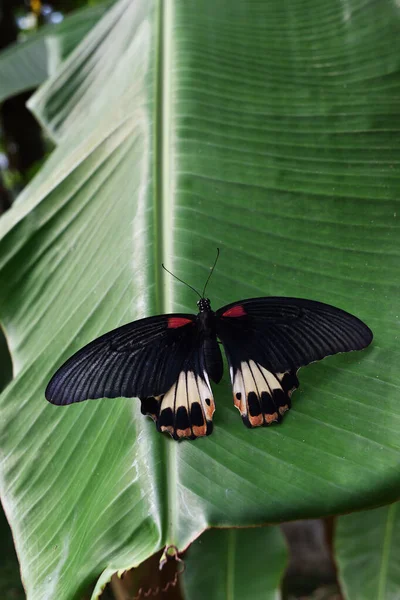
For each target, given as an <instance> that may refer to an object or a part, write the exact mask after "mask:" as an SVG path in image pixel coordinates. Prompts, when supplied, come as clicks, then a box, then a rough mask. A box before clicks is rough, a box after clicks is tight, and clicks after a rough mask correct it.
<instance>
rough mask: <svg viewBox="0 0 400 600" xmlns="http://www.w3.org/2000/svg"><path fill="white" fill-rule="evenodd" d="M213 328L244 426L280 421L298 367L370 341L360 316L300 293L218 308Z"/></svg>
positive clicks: (368, 333)
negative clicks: (220, 343)
mask: <svg viewBox="0 0 400 600" xmlns="http://www.w3.org/2000/svg"><path fill="white" fill-rule="evenodd" d="M216 316H217V332H218V337H219V338H220V339H221V341H222V343H223V345H224V348H225V352H226V355H227V358H228V362H229V365H230V373H231V381H232V386H233V393H234V403H235V406H237V408H238V409H239V411H240V413H241V415H242V418H243V421H244V423H245V424H246V425H248V426H249V427H256V426H259V425H269V424H270V423H272V422H277V421H280V420H281V418H282V416H283V414H284V413H285V412H286V411H287V410H288V409H289V408H290V403H291V401H290V397H291V394H292V393H293V391H294V390H295V389H296V388H297V387H298V380H297V376H296V372H297V370H298V369H299V368H300V367H302V366H304V365H307V364H309V363H310V362H313V361H316V360H320V359H322V358H324V357H325V356H329V355H331V354H336V353H337V352H348V351H351V350H361V349H362V348H365V347H366V346H368V344H369V343H370V342H371V340H372V332H371V330H370V329H369V328H368V327H367V326H366V325H365V323H363V322H362V321H360V320H359V319H357V318H356V317H354V316H353V315H350V314H349V313H346V312H345V311H343V310H340V309H338V308H335V307H333V306H330V305H327V304H323V303H321V302H315V301H312V300H303V299H299V298H280V297H267V298H253V299H249V300H242V301H240V302H236V303H234V304H230V305H227V306H224V307H222V308H220V309H219V310H218V311H217V313H216Z"/></svg>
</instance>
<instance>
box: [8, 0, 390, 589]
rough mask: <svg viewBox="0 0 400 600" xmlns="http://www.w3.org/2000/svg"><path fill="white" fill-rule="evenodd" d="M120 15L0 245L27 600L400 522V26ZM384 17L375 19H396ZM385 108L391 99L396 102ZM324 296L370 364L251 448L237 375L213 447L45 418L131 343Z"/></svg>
mask: <svg viewBox="0 0 400 600" xmlns="http://www.w3.org/2000/svg"><path fill="white" fill-rule="evenodd" d="M348 10H349V11H350V13H349V14H350V15H351V18H350V17H349V18H347V20H346V19H345V18H344V15H343V6H342V4H340V3H333V4H330V5H329V6H328V5H326V3H322V2H319V1H317V0H314V2H313V3H312V5H310V6H309V7H308V8H307V10H306V11H305V10H304V5H303V4H302V3H297V4H296V3H294V4H291V6H290V9H289V7H288V6H287V5H285V4H282V3H261V4H260V3H259V2H256V1H254V2H246V4H243V3H242V2H239V1H238V2H225V1H222V0H219V1H218V2H216V3H213V4H210V3H208V2H206V1H204V2H200V4H199V5H198V7H197V9H196V18H195V19H194V18H193V11H192V9H191V7H190V3H186V2H168V3H156V2H148V1H147V0H146V1H145V0H143V1H139V0H138V1H137V2H134V3H132V2H130V1H128V0H121V1H120V2H118V3H116V4H115V6H113V7H112V8H111V10H110V11H108V12H107V14H106V15H105V17H104V18H103V19H102V20H101V21H100V22H99V23H98V24H97V26H96V27H95V28H94V30H92V31H91V32H90V34H89V35H88V36H87V37H86V38H85V40H84V41H83V42H82V44H81V45H80V46H79V47H78V48H77V49H76V50H75V51H74V52H73V53H72V54H71V55H70V57H69V58H68V59H67V60H66V61H65V63H64V64H63V67H62V69H61V71H59V72H58V73H57V74H56V75H54V76H53V77H52V78H50V79H49V80H48V81H47V82H46V83H45V84H44V86H42V88H41V89H40V90H39V91H38V92H37V94H36V95H35V97H34V98H33V99H32V101H31V103H30V104H31V107H32V108H33V110H34V111H35V113H36V114H37V115H38V116H39V118H40V120H41V121H42V123H43V124H44V125H45V126H46V127H47V129H48V131H49V132H50V134H51V135H52V136H53V137H54V139H56V140H57V142H58V147H57V149H56V150H55V151H54V153H53V154H52V156H51V157H50V159H49V160H48V162H47V163H46V164H45V166H44V167H43V169H42V171H41V172H40V173H39V174H38V175H37V177H36V178H35V180H34V181H33V182H32V183H31V184H30V186H29V187H28V188H27V189H26V190H24V192H23V194H22V195H21V196H20V198H19V200H18V202H17V203H16V204H15V205H14V207H13V208H12V209H11V210H10V211H9V212H8V213H7V214H6V215H4V217H3V218H2V221H1V224H0V233H1V238H2V239H1V242H0V287H1V289H2V294H1V297H0V315H1V321H2V324H3V325H4V328H5V331H6V333H7V336H8V343H9V347H10V350H11V353H12V357H13V364H14V375H15V380H14V382H13V383H12V384H11V385H10V386H9V387H8V388H7V390H6V391H5V392H4V394H3V395H2V397H1V410H2V419H3V420H2V423H3V424H4V425H3V431H2V442H1V444H2V471H1V487H2V497H3V501H4V506H5V510H6V513H7V516H8V518H9V520H10V522H11V525H12V528H13V532H14V536H15V541H16V546H17V551H18V554H19V558H20V561H21V567H22V574H23V579H24V583H25V586H26V589H27V591H28V598H29V599H30V600H31V599H35V600H36V599H40V600H41V599H42V598H43V597H47V598H49V599H51V598H57V600H64V599H70V598H73V597H74V595H76V594H78V592H79V591H80V590H81V589H82V588H83V587H84V586H85V585H86V584H88V583H89V582H92V581H93V580H94V579H95V578H96V577H97V576H98V575H99V574H100V573H103V574H102V576H101V578H100V580H99V583H98V587H97V591H96V592H95V596H96V597H97V593H98V591H99V590H100V588H101V586H102V585H103V583H104V582H105V581H107V579H108V578H109V576H110V575H111V573H112V572H114V571H116V570H118V569H124V568H127V567H131V566H134V565H137V564H139V563H140V562H142V561H143V560H144V559H145V558H146V557H148V556H149V555H151V554H152V553H154V552H156V551H157V550H159V549H160V548H161V547H162V546H163V545H168V544H173V545H176V546H177V547H178V548H179V549H180V550H182V549H184V548H186V547H187V546H188V545H189V544H190V543H191V542H192V541H193V540H194V539H195V538H196V537H197V536H198V535H199V534H200V533H201V532H202V531H203V530H204V529H205V528H207V527H209V526H232V525H235V526H237V525H242V526H248V525H255V524H257V525H259V524H265V523H271V522H279V521H283V520H288V519H297V518H307V517H316V516H320V515H328V514H337V513H340V512H343V511H348V510H353V509H357V508H365V507H368V506H372V505H374V504H375V505H376V504H377V503H379V502H389V501H391V500H394V499H395V498H396V497H397V496H398V493H399V489H400V475H399V469H398V464H399V458H400V452H399V436H398V431H399V425H400V412H399V411H400V409H399V402H398V397H399V384H398V377H397V371H398V357H399V351H398V335H399V334H398V329H399V317H400V315H399V313H398V309H397V304H396V302H395V301H394V300H393V299H394V298H396V297H397V295H398V293H399V289H398V288H399V281H400V279H399V270H400V267H399V265H400V261H399V239H400V238H399V235H398V217H397V215H398V214H399V212H398V211H399V207H398V199H397V196H398V194H397V184H398V178H399V175H398V168H397V162H396V161H397V158H396V157H397V149H395V148H396V142H395V141H394V136H393V132H394V131H395V129H396V127H397V121H398V114H397V111H398V108H397V95H398V91H399V80H398V74H397V67H396V65H397V62H396V61H397V58H396V57H397V56H398V45H399V44H400V37H399V36H398V35H397V34H398V29H399V16H398V9H396V8H395V7H394V5H392V4H390V5H385V7H383V5H379V7H378V6H376V5H374V4H368V5H366V6H365V7H364V8H363V10H361V9H359V3H357V2H355V1H354V2H352V3H350V5H348ZM378 17H379V18H378ZM382 90H385V93H382ZM217 246H218V247H220V248H221V259H220V262H219V264H218V268H217V271H216V272H215V274H214V276H213V279H212V281H211V283H210V286H209V288H208V293H209V295H210V297H211V299H212V304H213V307H214V308H215V309H216V308H218V307H219V306H222V305H224V304H227V303H229V302H232V301H235V300H237V299H240V298H246V297H254V296H266V295H283V296H285V295H286V296H295V297H296V296H297V297H306V298H311V299H314V300H319V301H323V302H328V303H330V304H334V305H337V306H338V307H340V308H343V309H345V310H347V311H349V312H352V313H355V314H356V315H357V316H358V317H360V318H361V319H363V320H365V321H366V323H367V324H368V325H369V326H370V327H371V328H372V330H373V331H374V334H375V339H374V343H373V345H372V347H370V348H369V349H367V350H366V351H363V352H361V353H352V354H346V355H341V356H336V357H330V358H328V359H326V360H324V361H323V362H321V363H318V364H314V365H310V366H309V367H307V368H306V369H303V370H301V371H300V373H299V379H300V384H301V387H300V389H299V391H297V392H296V393H295V395H294V406H293V409H292V410H291V411H290V413H289V414H288V415H287V416H286V417H285V420H284V422H283V424H282V425H280V426H277V427H270V428H268V429H262V428H260V429H257V430H252V431H249V430H247V429H246V428H245V427H243V424H242V422H241V419H240V416H239V414H238V413H237V411H236V409H235V408H234V406H233V402H232V395H231V389H230V384H229V382H228V377H227V375H225V378H224V380H223V382H222V383H221V384H220V385H219V386H218V387H215V388H214V392H215V396H216V405H217V410H216V413H215V419H214V424H215V429H214V433H213V434H212V435H211V436H210V437H208V438H207V439H200V440H197V441H196V442H195V443H192V442H184V443H179V444H178V443H176V442H174V441H173V440H171V439H168V438H166V437H165V436H162V435H160V434H158V433H157V432H156V431H155V428H154V425H153V423H151V422H150V421H149V420H148V419H147V418H144V417H142V416H141V414H140V410H139V406H138V402H137V401H136V400H130V399H116V400H113V401H111V400H108V401H107V400H105V401H102V400H98V401H93V402H87V403H83V404H80V405H75V406H70V407H55V406H50V405H48V404H47V403H46V401H45V400H44V389H45V386H46V383H47V381H48V379H49V377H50V376H51V374H52V373H53V372H54V370H55V369H56V368H57V367H58V366H59V365H60V364H61V363H62V362H63V361H64V360H65V359H66V358H67V357H68V356H70V355H71V354H72V353H73V352H74V351H76V350H77V349H78V348H79V347H81V346H82V345H84V344H85V343H87V342H89V341H90V340H91V339H93V338H94V337H96V336H98V335H100V334H101V333H104V332H106V331H108V330H110V329H112V328H113V327H116V326H118V325H120V324H122V323H126V322H129V321H131V320H133V319H136V318H139V317H144V316H147V315H152V314H157V313H160V312H172V311H177V312H180V311H182V312H190V311H195V300H196V298H195V296H194V295H193V294H192V292H190V291H188V290H187V289H186V288H185V287H183V286H181V285H180V284H178V283H177V282H175V281H174V280H173V279H172V278H171V277H169V276H167V275H166V274H164V273H162V270H161V268H160V265H161V262H164V263H165V264H166V266H167V267H168V268H169V269H171V270H172V271H173V272H174V273H176V274H177V275H178V276H179V277H181V278H183V279H185V280H186V281H188V282H189V283H190V284H191V285H195V286H197V287H202V284H203V282H204V281H205V279H206V277H207V275H208V273H209V266H210V265H211V264H212V261H213V259H214V256H215V249H216V247H217Z"/></svg>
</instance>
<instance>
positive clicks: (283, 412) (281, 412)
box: [279, 404, 289, 415]
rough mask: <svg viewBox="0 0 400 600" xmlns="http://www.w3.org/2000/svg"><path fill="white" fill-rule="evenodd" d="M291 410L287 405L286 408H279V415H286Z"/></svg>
mask: <svg viewBox="0 0 400 600" xmlns="http://www.w3.org/2000/svg"><path fill="white" fill-rule="evenodd" d="M288 410H289V405H288V404H285V405H284V406H280V407H279V414H280V415H284V414H285V412H287V411H288Z"/></svg>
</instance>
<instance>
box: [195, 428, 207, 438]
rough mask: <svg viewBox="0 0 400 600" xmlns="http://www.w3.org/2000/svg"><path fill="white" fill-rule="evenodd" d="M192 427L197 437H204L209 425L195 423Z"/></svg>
mask: <svg viewBox="0 0 400 600" xmlns="http://www.w3.org/2000/svg"><path fill="white" fill-rule="evenodd" d="M192 429H193V434H194V435H195V436H196V437H203V436H204V435H207V427H206V426H205V425H201V426H197V425H193V427H192Z"/></svg>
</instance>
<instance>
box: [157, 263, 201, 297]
mask: <svg viewBox="0 0 400 600" xmlns="http://www.w3.org/2000/svg"><path fill="white" fill-rule="evenodd" d="M161 266H162V268H163V269H164V271H167V273H169V274H170V275H172V277H175V279H177V280H178V281H180V282H181V283H183V284H184V285H186V286H187V287H188V288H190V289H191V290H193V291H194V292H196V294H197V295H198V297H199V298H201V296H200V293H199V292H198V291H197V290H195V289H194V287H192V286H191V285H189V284H188V283H186V281H183V279H179V277H177V276H176V275H174V274H173V273H171V271H168V269H167V267H164V265H163V264H162V265H161Z"/></svg>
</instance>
